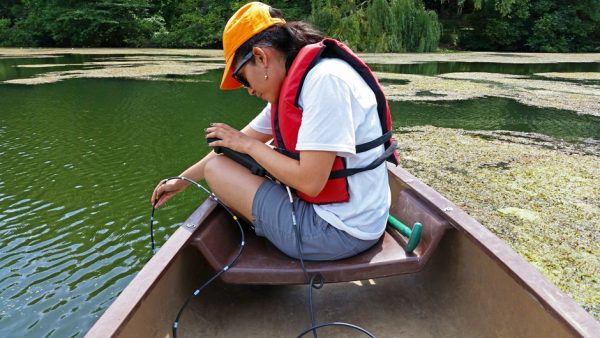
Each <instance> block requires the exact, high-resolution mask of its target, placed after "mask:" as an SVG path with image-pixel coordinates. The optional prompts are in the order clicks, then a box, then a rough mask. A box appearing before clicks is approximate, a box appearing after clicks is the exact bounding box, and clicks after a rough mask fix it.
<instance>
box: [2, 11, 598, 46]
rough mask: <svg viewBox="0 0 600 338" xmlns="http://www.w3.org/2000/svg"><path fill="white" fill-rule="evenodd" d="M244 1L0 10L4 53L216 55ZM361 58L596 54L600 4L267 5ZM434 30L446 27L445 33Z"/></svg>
mask: <svg viewBox="0 0 600 338" xmlns="http://www.w3.org/2000/svg"><path fill="white" fill-rule="evenodd" d="M247 2H248V0H203V1H198V0H98V1H87V0H2V1H0V46H12V47H20V46H22V47H37V46H48V47H53V46H56V47H117V46H125V47H184V48H220V47H221V34H222V30H223V27H224V26H225V23H226V22H227V19H228V18H229V17H230V16H231V15H232V14H233V13H234V12H235V11H236V10H237V9H238V8H239V7H240V6H242V5H243V4H245V3H247ZM266 2H267V3H269V4H270V5H272V6H273V7H276V8H279V9H281V10H282V11H283V13H284V15H285V17H286V19H287V20H288V21H294V20H306V19H309V21H311V22H312V23H313V24H315V26H317V27H318V28H319V29H321V30H322V31H323V32H324V33H325V34H326V35H328V36H331V37H334V38H337V39H339V40H341V41H343V42H345V43H346V44H347V45H349V46H350V47H351V48H353V49H355V50H358V51H377V52H404V51H411V52H424V51H434V50H436V49H437V47H438V44H439V42H440V39H443V46H446V47H453V48H456V47H459V48H463V49H472V50H498V51H543V52H583V51H592V52H598V51H600V1H599V0H579V1H571V0H521V1H517V0H346V1H343V0H296V1H294V0H270V1H266ZM439 22H441V23H442V25H443V27H444V30H443V33H444V34H443V36H441V35H442V29H441V25H440V24H439Z"/></svg>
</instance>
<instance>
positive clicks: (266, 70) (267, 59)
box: [233, 47, 285, 103]
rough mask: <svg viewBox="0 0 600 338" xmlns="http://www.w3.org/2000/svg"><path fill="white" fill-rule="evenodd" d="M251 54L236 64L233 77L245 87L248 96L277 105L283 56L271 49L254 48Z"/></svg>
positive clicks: (282, 72) (283, 75)
mask: <svg viewBox="0 0 600 338" xmlns="http://www.w3.org/2000/svg"><path fill="white" fill-rule="evenodd" d="M251 53H252V55H246V56H244V57H243V58H242V59H241V60H240V61H239V62H238V65H237V66H236V68H235V69H236V70H237V71H234V76H233V77H234V78H235V79H236V80H237V81H238V82H240V83H242V84H243V85H244V86H245V87H246V89H247V90H248V94H250V95H255V96H256V97H258V98H259V99H261V100H263V101H267V102H271V103H277V101H278V100H279V92H280V90H281V84H282V83H283V79H284V78H285V61H284V58H283V55H282V54H281V53H280V52H279V51H277V50H276V49H274V48H271V47H254V48H253V49H252V52H251Z"/></svg>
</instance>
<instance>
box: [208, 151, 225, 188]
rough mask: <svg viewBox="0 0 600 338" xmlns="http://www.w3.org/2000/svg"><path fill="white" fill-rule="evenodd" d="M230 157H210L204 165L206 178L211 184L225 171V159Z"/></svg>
mask: <svg viewBox="0 0 600 338" xmlns="http://www.w3.org/2000/svg"><path fill="white" fill-rule="evenodd" d="M227 160H228V159H227V158H225V157H224V156H215V157H213V158H211V159H209V160H208V161H207V162H206V164H205V165H204V179H205V180H206V181H207V182H208V183H209V184H210V182H211V181H212V182H214V181H215V180H216V179H218V177H219V176H222V175H223V173H224V170H223V168H224V167H225V166H226V163H225V161H227Z"/></svg>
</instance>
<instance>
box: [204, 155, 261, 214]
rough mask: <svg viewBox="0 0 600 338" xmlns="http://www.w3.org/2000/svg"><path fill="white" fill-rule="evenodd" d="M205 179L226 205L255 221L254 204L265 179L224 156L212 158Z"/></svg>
mask: <svg viewBox="0 0 600 338" xmlns="http://www.w3.org/2000/svg"><path fill="white" fill-rule="evenodd" d="M204 178H205V179H206V181H207V182H208V185H209V186H210V188H211V190H212V191H213V193H214V194H215V195H217V197H218V198H219V199H221V201H222V202H223V203H225V205H227V206H228V207H229V208H231V209H233V210H234V211H235V212H236V214H237V215H239V216H242V217H244V218H245V219H246V220H248V221H252V220H253V216H252V202H253V201H254V195H255V194H256V190H257V189H258V187H259V186H260V185H261V183H262V182H263V181H264V180H265V178H263V177H260V176H256V175H254V174H252V173H251V172H250V171H249V170H248V169H247V168H245V167H243V166H242V165H240V164H238V163H237V162H235V161H233V160H231V159H229V158H227V157H225V156H223V155H220V156H215V157H214V158H211V159H210V160H209V161H208V162H207V163H206V166H205V167H204Z"/></svg>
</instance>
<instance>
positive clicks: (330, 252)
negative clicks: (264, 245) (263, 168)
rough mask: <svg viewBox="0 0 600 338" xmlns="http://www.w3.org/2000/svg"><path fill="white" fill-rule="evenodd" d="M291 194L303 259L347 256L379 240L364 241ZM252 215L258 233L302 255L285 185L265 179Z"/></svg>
mask: <svg viewBox="0 0 600 338" xmlns="http://www.w3.org/2000/svg"><path fill="white" fill-rule="evenodd" d="M292 196H293V197H294V208H295V211H296V223H297V224H298V228H299V229H300V233H301V238H302V251H303V256H304V259H306V260H315V261H319V260H336V259H341V258H346V257H350V256H354V255H356V254H358V253H360V252H363V251H365V250H367V249H368V248H370V247H371V246H373V245H374V244H375V243H377V241H378V240H377V239H375V240H367V241H365V240H361V239H358V238H356V237H353V236H351V235H350V234H348V233H346V232H345V231H342V230H339V229H337V228H335V227H333V226H331V225H329V223H327V222H326V221H325V220H323V219H322V218H321V217H319V216H318V215H317V213H316V212H315V209H314V208H313V206H312V204H311V203H308V202H305V201H303V200H301V199H300V198H298V196H296V195H295V194H293V193H292ZM252 215H253V216H254V218H255V219H254V221H253V222H252V223H253V224H254V227H255V230H256V234H257V235H258V236H262V237H266V238H267V239H268V240H269V241H270V242H271V243H273V244H274V245H275V246H276V247H277V248H278V249H279V250H281V251H283V252H284V253H285V254H286V255H288V256H290V257H294V258H299V254H298V243H297V238H296V231H295V230H294V225H293V223H292V205H291V203H290V199H289V196H288V193H287V190H286V189H285V187H283V186H282V185H279V184H277V183H275V182H273V181H270V180H265V181H264V182H263V183H262V184H261V185H260V187H259V188H258V190H257V191H256V195H255V196H254V201H253V203H252Z"/></svg>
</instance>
